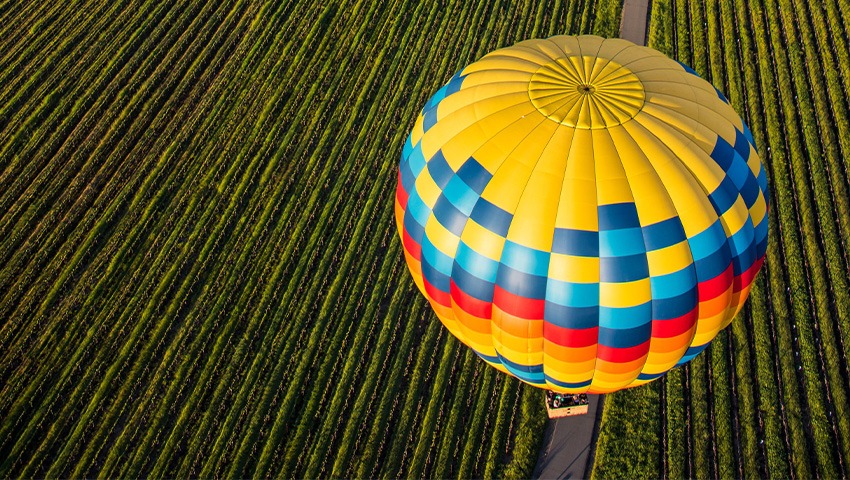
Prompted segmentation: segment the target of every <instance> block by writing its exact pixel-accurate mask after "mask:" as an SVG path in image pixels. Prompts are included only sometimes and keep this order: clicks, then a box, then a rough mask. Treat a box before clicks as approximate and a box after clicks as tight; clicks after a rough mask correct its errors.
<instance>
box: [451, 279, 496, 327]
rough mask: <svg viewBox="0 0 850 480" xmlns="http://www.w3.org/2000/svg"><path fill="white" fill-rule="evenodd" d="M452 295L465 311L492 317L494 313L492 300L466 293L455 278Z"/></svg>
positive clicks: (478, 315) (452, 284) (452, 282)
mask: <svg viewBox="0 0 850 480" xmlns="http://www.w3.org/2000/svg"><path fill="white" fill-rule="evenodd" d="M450 290H451V296H452V300H454V302H455V303H456V304H457V306H459V307H460V308H461V309H463V311H464V312H466V313H468V314H470V315H475V316H476V317H479V318H491V317H492V314H493V304H492V303H490V302H485V301H484V300H479V299H477V298H475V297H473V296H471V295H467V294H466V293H464V291H463V290H461V289H460V287H458V286H457V284H456V283H455V281H454V280H451V287H450Z"/></svg>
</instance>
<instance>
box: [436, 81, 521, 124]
mask: <svg viewBox="0 0 850 480" xmlns="http://www.w3.org/2000/svg"><path fill="white" fill-rule="evenodd" d="M464 83H466V80H464ZM519 104H526V105H527V104H528V79H525V81H524V82H498V83H486V84H482V85H477V86H474V87H466V88H464V89H462V90H460V91H459V92H457V93H454V94H452V95H449V96H448V97H446V98H445V99H444V100H443V101H441V102H440V104H439V105H438V106H437V120H438V122H437V124H436V125H434V126H433V127H432V128H431V130H428V132H429V133H430V132H431V131H432V130H434V131H440V129H445V130H447V131H448V133H451V132H452V131H459V130H455V129H456V128H457V127H456V126H455V125H458V126H460V127H461V128H465V127H466V126H468V125H472V124H473V123H475V122H476V121H478V119H479V118H480V117H484V116H487V115H492V114H494V113H497V112H499V111H501V110H504V109H505V108H507V107H509V106H513V105H519ZM462 115H463V116H462ZM456 116H457V117H459V118H462V119H469V121H467V122H466V123H465V124H463V123H462V122H459V121H458V120H457V119H455V118H454V117H456ZM444 120H446V121H450V122H452V126H453V127H454V128H448V127H447V126H446V127H444V126H443V125H442V122H443V121H444ZM435 129H436V130H435ZM449 138H451V137H449Z"/></svg>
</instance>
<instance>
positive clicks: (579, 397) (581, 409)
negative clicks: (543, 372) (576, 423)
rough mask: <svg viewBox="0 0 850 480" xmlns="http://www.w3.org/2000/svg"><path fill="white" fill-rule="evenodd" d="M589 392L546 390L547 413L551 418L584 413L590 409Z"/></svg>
mask: <svg viewBox="0 0 850 480" xmlns="http://www.w3.org/2000/svg"><path fill="white" fill-rule="evenodd" d="M588 403H589V402H588V400H587V394H585V393H576V394H571V393H555V392H553V391H551V390H550V391H547V392H546V413H548V414H549V418H563V417H573V416H576V415H584V414H586V413H587V410H588Z"/></svg>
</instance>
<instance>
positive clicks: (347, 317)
mask: <svg viewBox="0 0 850 480" xmlns="http://www.w3.org/2000/svg"><path fill="white" fill-rule="evenodd" d="M324 3H326V6H323V5H321V2H314V1H306V0H304V1H291V2H253V1H233V2H212V1H195V2H190V1H181V2H158V1H142V0H128V1H92V2H81V1H69V2H16V1H10V0H4V1H0V108H2V110H0V319H2V320H1V321H2V325H0V385H2V387H1V388H2V390H0V418H2V428H0V477H4V478H6V477H44V476H47V477H54V478H55V477H95V476H97V477H145V476H153V477H175V476H176V477H188V476H200V477H206V478H209V477H213V476H217V477H219V476H220V477H228V478H234V477H246V476H254V477H259V476H273V477H327V476H331V475H333V476H343V477H374V476H382V477H419V476H431V477H445V476H461V477H469V476H487V477H490V476H494V475H497V474H505V475H513V476H528V475H529V474H530V472H531V469H532V468H533V466H534V462H535V461H536V455H537V448H538V444H539V442H540V438H541V434H542V424H543V422H544V421H545V420H544V419H545V412H544V410H543V402H542V397H541V396H540V394H539V391H537V390H535V389H533V388H521V387H520V385H519V382H517V381H514V380H511V379H508V378H506V377H505V376H504V375H501V374H498V373H497V372H496V371H495V370H494V369H491V368H489V367H486V366H485V365H484V363H483V362H481V361H479V360H478V359H477V357H476V356H475V355H474V354H472V353H470V352H469V351H468V349H466V348H461V345H460V344H459V343H458V342H457V341H455V340H454V339H453V338H450V335H448V334H447V332H446V331H445V329H444V328H442V327H441V325H440V324H439V322H438V321H437V319H436V318H435V317H434V315H433V314H432V313H431V311H430V310H429V307H428V306H427V304H426V302H425V300H424V299H423V297H422V296H421V295H420V294H419V293H418V292H417V291H416V288H415V286H414V285H413V282H412V281H411V279H410V275H409V274H408V272H407V269H406V267H405V265H404V261H403V257H402V252H401V248H400V242H399V241H398V238H397V234H396V230H395V225H394V221H393V218H392V209H393V204H392V202H393V195H394V191H395V185H396V169H397V165H398V160H399V156H400V153H401V148H402V144H403V142H404V138H405V137H406V135H407V133H408V131H409V130H410V128H411V127H412V125H413V121H414V119H415V116H416V114H417V113H418V111H419V110H420V109H421V107H422V105H423V104H424V103H425V101H426V100H427V98H428V97H429V96H430V95H431V94H432V93H433V92H434V91H435V90H436V89H437V88H438V87H439V86H440V85H442V84H443V83H445V82H446V81H447V80H448V79H449V78H450V77H451V75H452V74H453V73H454V72H455V71H456V70H458V69H459V68H461V67H462V66H463V65H465V64H467V63H469V62H472V61H474V60H475V59H476V58H478V57H480V56H481V55H483V54H484V53H486V52H488V51H490V50H492V49H494V48H497V47H500V46H507V45H510V44H513V43H515V42H516V41H519V40H521V39H524V38H527V37H540V36H549V35H552V34H556V33H563V32H567V31H572V32H579V31H581V32H591V31H596V32H598V33H602V34H607V35H611V34H613V33H614V32H615V31H616V27H617V23H618V22H617V12H616V5H615V4H613V3H612V2H610V1H609V2H586V3H580V2H565V1H552V2H531V1H528V2H524V3H516V2H498V3H493V2H490V1H478V2H470V1H446V2H421V3H416V2H408V1H397V0H385V1H381V2H371V1H350V2H324ZM597 12H599V14H598V15H597Z"/></svg>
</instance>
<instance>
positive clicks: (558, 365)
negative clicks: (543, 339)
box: [543, 342, 596, 383]
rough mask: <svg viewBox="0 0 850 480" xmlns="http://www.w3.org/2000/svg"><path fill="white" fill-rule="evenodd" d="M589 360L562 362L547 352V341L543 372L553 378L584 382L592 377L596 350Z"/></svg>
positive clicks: (568, 381) (570, 381)
mask: <svg viewBox="0 0 850 480" xmlns="http://www.w3.org/2000/svg"><path fill="white" fill-rule="evenodd" d="M592 354H593V357H592V358H591V359H590V360H584V361H580V362H579V361H570V362H564V361H562V360H561V359H559V358H557V357H555V356H552V355H550V354H549V350H548V342H547V345H545V346H544V353H543V365H544V372H545V373H547V374H548V375H549V376H551V377H553V378H557V379H558V380H561V381H563V382H567V383H579V382H586V381H588V380H590V379H591V378H592V377H593V373H594V371H595V370H594V369H595V368H596V350H595V349H594V350H593V352H592Z"/></svg>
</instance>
